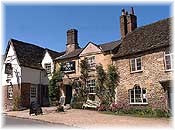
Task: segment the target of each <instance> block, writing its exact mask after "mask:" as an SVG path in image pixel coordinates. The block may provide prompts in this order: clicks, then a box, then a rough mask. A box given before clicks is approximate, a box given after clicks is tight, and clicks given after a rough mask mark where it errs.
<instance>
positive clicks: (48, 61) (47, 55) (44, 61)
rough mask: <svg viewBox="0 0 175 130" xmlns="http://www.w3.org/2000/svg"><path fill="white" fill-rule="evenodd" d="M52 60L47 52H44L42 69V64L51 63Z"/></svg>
mask: <svg viewBox="0 0 175 130" xmlns="http://www.w3.org/2000/svg"><path fill="white" fill-rule="evenodd" d="M52 62H53V61H52V58H51V56H50V55H49V53H48V51H46V53H45V55H44V58H43V60H42V67H43V68H44V64H45V63H52Z"/></svg>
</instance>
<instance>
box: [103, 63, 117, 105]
mask: <svg viewBox="0 0 175 130" xmlns="http://www.w3.org/2000/svg"><path fill="white" fill-rule="evenodd" d="M118 82H119V75H118V74H117V69H116V67H115V66H114V65H109V66H108V70H107V80H106V87H107V89H108V95H109V102H110V103H113V102H114V101H115V89H116V87H117V85H118Z"/></svg>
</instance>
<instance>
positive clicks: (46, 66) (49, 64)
mask: <svg viewBox="0 0 175 130" xmlns="http://www.w3.org/2000/svg"><path fill="white" fill-rule="evenodd" d="M48 66H50V68H49V67H48ZM44 67H45V70H46V73H47V74H51V73H52V70H51V69H52V66H51V63H45V64H44ZM48 68H49V69H48ZM48 70H49V71H48ZM48 72H49V73H48Z"/></svg>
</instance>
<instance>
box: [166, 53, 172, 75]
mask: <svg viewBox="0 0 175 130" xmlns="http://www.w3.org/2000/svg"><path fill="white" fill-rule="evenodd" d="M166 56H170V66H171V69H167V63H166ZM164 68H165V71H166V72H168V71H173V53H172V52H168V53H166V52H164Z"/></svg>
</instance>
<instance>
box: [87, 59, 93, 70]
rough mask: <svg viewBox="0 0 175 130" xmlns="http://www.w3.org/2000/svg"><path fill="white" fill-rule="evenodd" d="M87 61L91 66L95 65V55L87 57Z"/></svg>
mask: <svg viewBox="0 0 175 130" xmlns="http://www.w3.org/2000/svg"><path fill="white" fill-rule="evenodd" d="M87 62H88V65H89V67H90V68H92V67H95V56H91V57H87Z"/></svg>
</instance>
